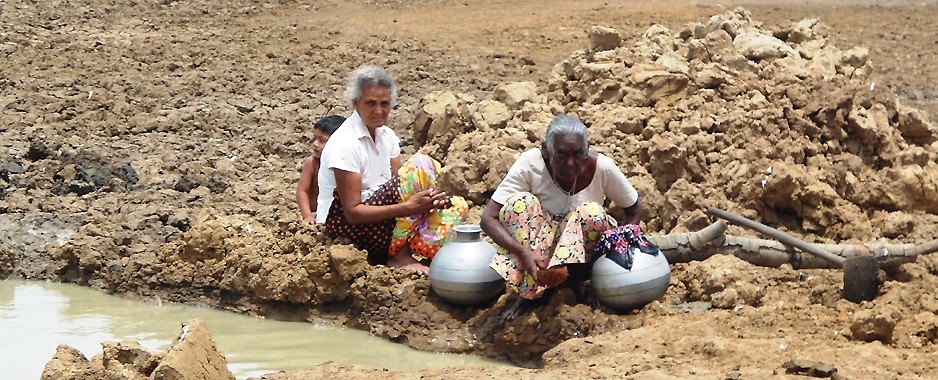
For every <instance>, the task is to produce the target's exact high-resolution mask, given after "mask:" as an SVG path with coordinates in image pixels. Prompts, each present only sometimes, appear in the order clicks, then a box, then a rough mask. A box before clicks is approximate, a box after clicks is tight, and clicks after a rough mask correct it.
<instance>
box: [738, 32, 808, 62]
mask: <svg viewBox="0 0 938 380" xmlns="http://www.w3.org/2000/svg"><path fill="white" fill-rule="evenodd" d="M733 45H734V46H736V50H737V51H738V52H739V54H742V55H743V56H744V57H746V58H748V59H750V60H753V61H760V60H767V59H774V58H782V57H797V56H798V52H796V51H795V49H792V47H791V46H788V44H786V43H785V42H784V41H782V40H780V39H778V38H775V37H772V36H769V35H766V34H763V33H759V32H753V31H745V32H742V33H739V34H738V35H736V38H734V39H733Z"/></svg>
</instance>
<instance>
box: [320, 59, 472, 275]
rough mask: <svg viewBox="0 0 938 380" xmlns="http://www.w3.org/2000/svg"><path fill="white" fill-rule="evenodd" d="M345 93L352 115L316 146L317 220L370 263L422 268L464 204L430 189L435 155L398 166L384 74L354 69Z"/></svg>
mask: <svg viewBox="0 0 938 380" xmlns="http://www.w3.org/2000/svg"><path fill="white" fill-rule="evenodd" d="M345 97H346V99H347V100H348V101H349V102H351V104H352V108H354V112H352V115H351V116H349V117H348V118H347V119H346V120H345V122H344V123H342V126H340V127H339V129H338V130H337V131H336V132H335V133H334V134H333V135H332V136H331V137H330V138H329V142H328V143H326V147H325V148H324V149H323V151H322V156H321V165H320V171H319V177H318V180H319V197H318V199H317V212H316V222H317V223H324V224H325V226H326V234H327V235H328V236H330V237H333V238H337V237H345V238H348V239H350V240H351V241H352V243H353V244H355V245H356V246H358V247H359V248H362V249H364V250H365V251H367V252H368V259H369V262H371V263H372V264H385V263H386V264H388V265H389V266H393V267H402V268H408V269H411V270H414V271H416V272H420V273H427V272H428V270H429V268H428V266H427V264H426V261H429V260H431V259H432V258H433V256H434V255H435V254H436V252H437V251H438V250H439V248H440V247H441V246H442V245H443V244H444V243H445V242H447V241H448V240H450V239H451V238H452V235H453V234H452V227H454V226H456V225H458V224H459V223H461V222H462V220H463V219H464V218H465V216H466V212H467V210H468V204H467V203H466V201H465V200H464V199H463V198H461V197H449V196H447V195H446V194H445V193H443V192H441V191H439V190H437V189H436V174H437V173H438V172H439V170H440V164H439V162H437V161H436V160H434V159H432V158H430V157H428V156H426V155H422V154H415V155H414V156H412V157H411V158H410V159H409V160H407V162H405V163H401V158H400V155H401V148H400V139H399V138H398V137H397V135H396V134H395V133H394V130H392V129H391V128H389V127H388V126H387V125H386V124H387V121H388V116H389V115H390V113H391V108H392V107H393V106H394V102H395V101H396V99H397V86H396V85H395V83H394V79H393V78H392V77H391V75H390V74H389V73H388V72H387V71H385V70H384V69H382V68H380V67H378V66H370V65H369V66H362V67H360V68H358V69H356V70H355V71H354V72H352V74H351V75H350V76H349V79H348V85H347V87H346V91H345Z"/></svg>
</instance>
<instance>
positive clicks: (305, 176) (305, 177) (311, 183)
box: [296, 115, 345, 224]
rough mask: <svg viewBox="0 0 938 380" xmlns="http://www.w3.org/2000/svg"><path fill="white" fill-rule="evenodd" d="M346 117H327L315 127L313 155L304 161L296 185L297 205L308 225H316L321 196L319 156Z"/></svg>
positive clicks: (318, 121)
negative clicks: (317, 198) (318, 197)
mask: <svg viewBox="0 0 938 380" xmlns="http://www.w3.org/2000/svg"><path fill="white" fill-rule="evenodd" d="M344 121H345V117H343V116H339V115H332V116H326V117H323V118H321V119H319V120H317V121H316V124H314V125H313V128H314V129H313V154H311V155H310V156H309V157H306V160H305V161H303V172H302V173H301V174H300V183H299V184H297V185H296V203H297V205H299V206H300V213H301V214H302V215H303V220H305V221H306V222H307V223H310V224H315V223H316V214H314V212H315V211H316V197H317V196H319V183H318V181H317V179H316V178H317V177H318V176H319V155H320V154H322V148H323V147H325V146H326V142H327V141H329V136H332V133H334V132H335V131H336V130H337V129H339V126H341V125H342V122H344Z"/></svg>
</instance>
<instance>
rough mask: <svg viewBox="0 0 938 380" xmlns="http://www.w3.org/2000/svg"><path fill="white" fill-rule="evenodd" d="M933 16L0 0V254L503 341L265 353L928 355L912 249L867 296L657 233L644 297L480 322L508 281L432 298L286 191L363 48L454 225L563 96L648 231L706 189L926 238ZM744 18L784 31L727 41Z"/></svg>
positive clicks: (875, 233) (687, 209) (612, 362)
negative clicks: (452, 300) (611, 305)
mask: <svg viewBox="0 0 938 380" xmlns="http://www.w3.org/2000/svg"><path fill="white" fill-rule="evenodd" d="M737 6H742V7H743V8H742V9H737ZM712 16H717V17H718V19H711V17H712ZM805 19H815V20H817V22H815V21H810V22H804V23H801V24H798V23H799V22H801V21H802V20H805ZM713 20H716V21H713ZM934 20H938V3H936V2H935V1H899V0H896V1H837V0H823V1H790V2H775V1H752V2H745V3H730V2H694V1H671V0H661V1H629V2H625V1H592V0H587V1H576V2H566V1H554V0H547V1H450V0H415V1H373V2H363V1H317V2H310V3H303V2H295V1H290V0H284V1H269V2H256V1H246V0H231V1H209V0H194V1H173V0H164V1H152V2H136V1H125V0H112V1H103V0H85V1H61V0H52V1H42V2H35V1H24V0H5V1H3V2H2V3H0V54H2V56H3V57H4V59H3V60H2V62H0V74H2V75H0V89H2V91H0V148H2V150H0V165H2V167H0V225H2V227H0V242H2V245H0V276H3V277H5V278H29V279H45V280H53V281H63V282H73V283H78V284H82V285H86V286H89V287H92V288H95V289H99V290H101V291H105V292H109V293H113V294H118V295H121V296H125V297H129V298H135V299H140V300H143V301H145V302H148V301H155V300H161V301H173V302H183V303H190V304H200V305H209V306H212V307H217V308H222V309H227V310H231V311H235V312H239V313H245V314H249V315H256V316H263V317H267V318H279V319H289V320H306V321H317V322H318V321H328V322H332V323H335V324H337V325H345V326H349V327H353V328H359V329H363V330H366V331H369V332H371V333H373V334H375V335H377V336H380V337H384V338H387V339H390V340H393V341H396V342H400V343H401V344H407V345H409V346H412V347H415V348H418V349H422V350H428V351H438V352H458V353H472V354H478V355H485V356H489V357H493V358H498V359H502V360H508V361H511V362H513V363H516V364H518V365H519V366H520V367H519V368H503V367H499V368H488V369H486V368H471V369H447V370H440V371H423V372H419V373H397V372H388V371H385V370H381V369H377V370H374V369H367V368H354V367H347V366H338V365H334V364H331V363H327V364H323V365H318V366H313V364H311V367H312V368H310V369H307V370H302V371H296V372H291V373H279V374H271V375H268V376H266V378H269V379H299V378H322V377H328V378H333V377H358V378H375V379H378V378H382V379H384V378H418V377H424V378H444V377H445V378H495V377H509V378H519V377H524V378H568V377H571V378H652V379H656V378H662V379H664V378H708V379H724V378H726V379H737V378H739V379H747V378H748V379H756V378H772V377H778V378H790V377H799V376H806V375H809V374H810V375H813V376H821V377H839V378H851V379H872V378H876V379H890V378H894V379H908V378H936V377H938V364H936V363H938V355H936V343H938V317H936V315H935V313H936V312H938V296H936V294H938V289H936V288H938V277H936V275H938V259H936V258H935V257H931V256H922V257H918V258H917V260H913V261H912V262H909V263H906V264H903V265H901V266H896V267H891V268H884V270H882V271H881V273H880V277H881V279H882V281H883V285H882V287H881V294H880V296H879V297H878V298H877V299H876V300H874V301H872V302H864V303H862V304H854V303H851V302H848V301H845V300H843V299H841V298H840V288H841V286H842V273H841V271H840V270H831V269H807V268H804V267H799V266H798V265H797V263H795V264H784V265H780V266H777V267H766V266H757V265H754V264H752V263H751V262H749V261H746V260H744V259H740V258H738V257H737V256H734V255H732V254H715V255H713V256H712V257H701V260H683V261H682V260H674V259H672V280H671V287H670V288H669V290H668V293H667V294H666V295H665V296H664V297H663V298H662V299H661V300H659V301H655V302H653V303H651V304H650V305H648V306H646V307H644V308H642V309H640V310H636V311H631V312H626V313H616V312H614V311H612V310H609V309H607V308H605V307H602V306H600V307H598V308H594V307H590V306H589V305H585V304H582V303H580V302H578V301H577V297H576V296H575V294H574V293H573V292H571V291H569V290H560V291H558V292H556V293H555V294H553V295H552V296H551V297H550V299H549V300H548V301H547V303H546V304H545V305H543V306H541V307H539V308H536V309H534V310H533V311H532V312H530V313H528V314H525V315H524V316H522V317H519V318H517V319H515V320H513V321H511V322H508V323H501V322H500V320H499V318H498V315H499V313H501V312H502V311H503V310H504V309H505V307H506V304H510V303H511V301H513V297H512V296H511V295H503V296H501V297H499V298H498V299H496V300H493V302H492V303H491V304H489V305H484V306H482V307H469V308H461V307H455V306H452V305H449V304H447V303H446V302H444V301H443V300H441V299H439V298H438V297H437V296H436V295H435V294H434V293H433V292H432V291H431V290H430V286H429V281H428V280H427V279H426V278H423V277H419V276H417V275H414V274H410V273H408V272H405V271H399V270H392V269H389V268H385V267H372V266H369V265H368V264H367V263H366V262H365V261H364V256H363V255H364V254H363V253H362V252H360V251H358V250H357V249H354V248H353V247H351V246H350V245H348V242H345V241H338V242H333V241H331V240H329V239H327V238H325V237H324V236H323V234H322V230H321V228H319V227H318V226H308V225H305V224H303V223H302V222H301V218H300V216H299V212H298V211H297V210H296V208H295V203H294V198H293V191H294V186H295V183H296V181H297V179H298V176H299V169H300V165H301V163H302V159H303V158H304V157H305V156H306V155H308V154H309V151H310V147H311V142H312V139H311V137H312V133H311V124H312V122H313V121H314V120H315V119H316V118H318V117H320V116H323V115H327V114H332V113H338V114H348V113H349V112H350V111H349V108H348V106H347V105H346V104H344V103H343V102H342V101H341V94H342V91H343V89H344V79H345V77H346V75H347V74H348V73H349V72H350V71H351V70H353V69H354V68H355V67H358V66H360V65H362V64H365V63H375V64H379V65H382V66H385V67H387V68H388V69H389V71H391V72H392V73H393V74H394V75H395V76H396V78H397V80H398V83H399V86H400V97H399V106H398V107H397V108H396V109H395V110H394V111H393V112H392V117H391V121H390V123H389V124H390V126H391V127H392V128H394V129H395V130H396V131H398V133H399V134H400V135H401V136H402V137H403V145H404V147H403V148H404V152H405V154H411V153H413V152H415V151H417V150H422V151H425V152H427V153H430V154H432V155H434V157H436V158H438V159H440V161H442V162H443V163H444V171H445V172H446V174H445V176H444V178H445V179H447V180H448V181H449V183H450V185H448V186H449V188H448V190H449V191H450V192H452V193H458V194H461V195H465V196H466V197H467V198H468V199H469V200H470V201H471V202H472V205H473V209H472V211H471V213H470V220H469V221H470V222H473V221H477V220H478V215H479V213H480V211H481V208H480V205H481V204H482V203H483V202H484V200H485V198H484V194H485V193H486V191H488V190H491V189H492V188H494V186H495V185H497V183H498V179H499V178H501V176H502V175H503V174H504V173H505V172H506V171H507V168H508V166H509V165H510V163H511V161H512V155H513V154H515V153H518V152H520V151H523V150H524V149H527V148H530V147H533V146H535V145H536V144H537V139H538V136H539V133H540V132H541V131H542V128H543V126H544V124H545V121H546V120H549V117H550V115H552V114H555V113H559V112H569V113H575V114H578V115H580V117H582V118H583V119H584V121H586V122H587V123H588V124H590V125H591V127H590V128H591V139H592V142H593V144H594V147H595V149H597V150H600V151H602V152H604V153H606V154H607V155H609V156H610V157H613V158H614V159H615V160H616V162H617V163H618V164H619V166H620V168H622V169H623V171H624V172H625V173H626V174H627V175H629V177H630V178H631V179H632V180H633V183H634V184H635V185H636V187H637V188H638V189H639V191H640V194H641V196H642V197H643V199H645V207H646V210H648V212H647V214H648V215H646V217H645V219H644V220H643V224H644V227H645V230H646V232H647V233H649V234H651V235H665V234H674V233H680V232H685V231H692V230H697V229H700V228H703V227H704V226H706V225H708V224H709V223H710V222H712V221H713V220H712V218H710V217H709V216H707V215H706V214H705V213H704V212H703V210H704V209H706V207H710V206H716V207H720V208H724V209H728V210H732V211H735V212H738V213H741V214H743V215H746V216H748V217H751V218H753V219H758V220H761V221H763V222H765V223H767V224H770V225H773V226H776V227H779V228H781V229H783V230H785V231H788V232H790V233H792V234H794V235H796V236H798V237H801V238H803V239H805V240H808V241H812V242H818V243H851V244H853V243H872V242H877V241H879V242H883V241H885V242H890V243H907V244H920V243H924V242H927V241H930V240H933V239H935V238H936V237H938V227H936V226H938V224H936V222H938V169H936V164H935V160H936V157H938V143H936V137H935V136H936V128H935V126H934V121H935V120H938V65H935V64H934V62H935V61H936V59H938V29H936V27H935V21H934ZM594 26H602V27H605V28H611V29H603V30H605V32H602V33H598V34H597V32H595V30H594V29H593V27H594ZM609 30H613V31H612V32H609ZM742 30H755V31H757V32H759V33H762V35H765V36H774V37H775V38H777V40H779V41H784V43H785V44H787V45H788V46H789V47H791V49H792V50H790V51H789V50H786V49H789V48H787V47H786V48H784V49H782V50H774V51H767V50H758V51H756V50H748V51H745V52H744V51H743V50H742V47H740V46H739V45H736V46H734V42H735V41H734V40H733V39H734V38H735V37H738V36H739V35H740V33H741V32H740V31H742ZM591 31H593V34H592V36H593V37H595V38H594V39H591V38H590V36H591V35H590V32H591ZM759 33H756V34H759ZM601 36H605V37H606V39H605V40H601V39H599V37H601ZM610 36H616V37H617V38H612V40H616V41H614V42H612V43H611V44H612V45H611V46H609V45H608V44H610V42H609V37H610ZM618 39H621V41H618ZM737 40H740V39H739V38H737ZM762 41H764V40H762ZM834 47H836V49H835V48H834ZM734 49H735V50H734ZM672 50H673V51H672ZM780 51H781V53H779V52H780ZM795 51H797V53H795ZM671 53H675V54H677V55H676V56H677V57H678V59H676V60H674V59H671V58H673V57H675V55H671ZM796 58H797V59H796ZM669 59H670V60H669ZM809 60H810V61H811V62H812V64H807V63H805V62H808V61H809ZM610 62H613V63H615V64H614V65H613V64H610ZM813 63H817V65H814V64H813ZM655 65H657V66H655ZM625 68H628V71H623V72H618V71H616V70H625ZM656 78H657V79H656ZM661 78H664V79H661ZM659 79H660V80H659ZM519 82H521V83H523V84H521V85H517V84H518V83H519ZM441 91H445V93H444V92H441ZM525 91H527V92H525ZM431 94H434V95H433V96H428V95H431ZM447 99H448V100H447ZM441 104H442V105H443V106H444V107H442V108H441V107H437V106H439V105H441ZM446 105H449V107H446ZM929 120H931V121H929ZM770 166H771V167H773V168H774V171H773V174H772V175H771V176H770V177H769V176H766V168H767V167H770ZM763 179H765V180H766V182H765V183H762V184H761V186H760V181H762V180H763ZM728 233H731V234H733V235H739V236H752V237H757V235H755V234H754V233H753V232H749V231H746V230H743V229H741V228H739V227H731V228H730V230H729V231H728ZM716 251H718V252H717V253H721V252H719V249H716ZM180 322H182V321H180Z"/></svg>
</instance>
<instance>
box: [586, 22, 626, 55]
mask: <svg viewBox="0 0 938 380" xmlns="http://www.w3.org/2000/svg"><path fill="white" fill-rule="evenodd" d="M589 39H590V51H592V52H600V51H607V50H615V49H616V48H618V47H619V45H620V44H621V43H622V37H621V36H620V35H619V31H618V30H615V29H613V28H608V27H604V26H595V25H594V26H593V27H592V28H591V29H590V31H589Z"/></svg>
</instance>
